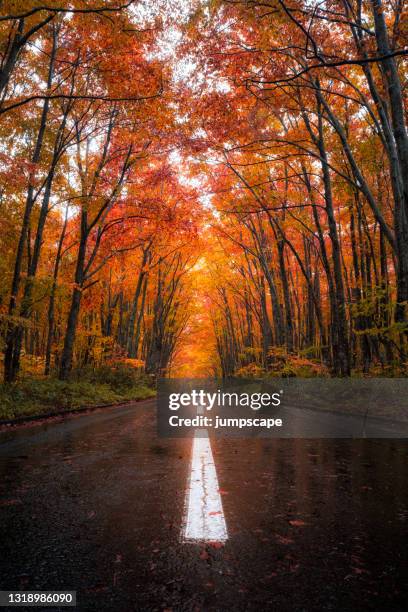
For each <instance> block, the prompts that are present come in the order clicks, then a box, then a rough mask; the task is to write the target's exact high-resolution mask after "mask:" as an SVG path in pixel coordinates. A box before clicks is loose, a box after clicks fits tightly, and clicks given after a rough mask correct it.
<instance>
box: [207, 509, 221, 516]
mask: <svg viewBox="0 0 408 612" xmlns="http://www.w3.org/2000/svg"><path fill="white" fill-rule="evenodd" d="M217 514H222V512H221V510H217V511H214V512H209V513H208V516H216V515H217Z"/></svg>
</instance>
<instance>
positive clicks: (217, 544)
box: [208, 542, 224, 549]
mask: <svg viewBox="0 0 408 612" xmlns="http://www.w3.org/2000/svg"><path fill="white" fill-rule="evenodd" d="M208 546H211V547H212V548H217V549H219V548H224V542H208Z"/></svg>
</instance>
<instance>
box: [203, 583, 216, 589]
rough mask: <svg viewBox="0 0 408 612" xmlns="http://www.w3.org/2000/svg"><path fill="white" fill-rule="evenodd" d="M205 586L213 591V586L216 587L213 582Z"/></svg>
mask: <svg viewBox="0 0 408 612" xmlns="http://www.w3.org/2000/svg"><path fill="white" fill-rule="evenodd" d="M205 586H206V587H208V588H209V589H212V588H213V586H214V583H213V582H206V583H205Z"/></svg>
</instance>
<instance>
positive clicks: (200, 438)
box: [182, 430, 228, 542]
mask: <svg viewBox="0 0 408 612" xmlns="http://www.w3.org/2000/svg"><path fill="white" fill-rule="evenodd" d="M185 507H186V510H185V516H184V521H183V531H182V539H183V541H185V542H189V541H190V542H191V541H200V542H225V541H226V540H227V539H228V533H227V525H226V523H225V518H224V511H223V509H222V501H221V495H220V491H219V485H218V478H217V471H216V469H215V464H214V458H213V454H212V450H211V443H210V440H209V437H208V432H207V430H196V432H195V436H194V440H193V451H192V459H191V471H190V480H189V483H188V486H187V491H186V506H185Z"/></svg>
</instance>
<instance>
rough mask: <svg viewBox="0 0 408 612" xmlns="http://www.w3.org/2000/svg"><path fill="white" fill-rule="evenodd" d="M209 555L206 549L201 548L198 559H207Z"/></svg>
mask: <svg viewBox="0 0 408 612" xmlns="http://www.w3.org/2000/svg"><path fill="white" fill-rule="evenodd" d="M209 557H210V555H209V554H208V552H207V551H206V550H202V551H201V553H200V559H202V560H203V561H206V560H207V559H209Z"/></svg>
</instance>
